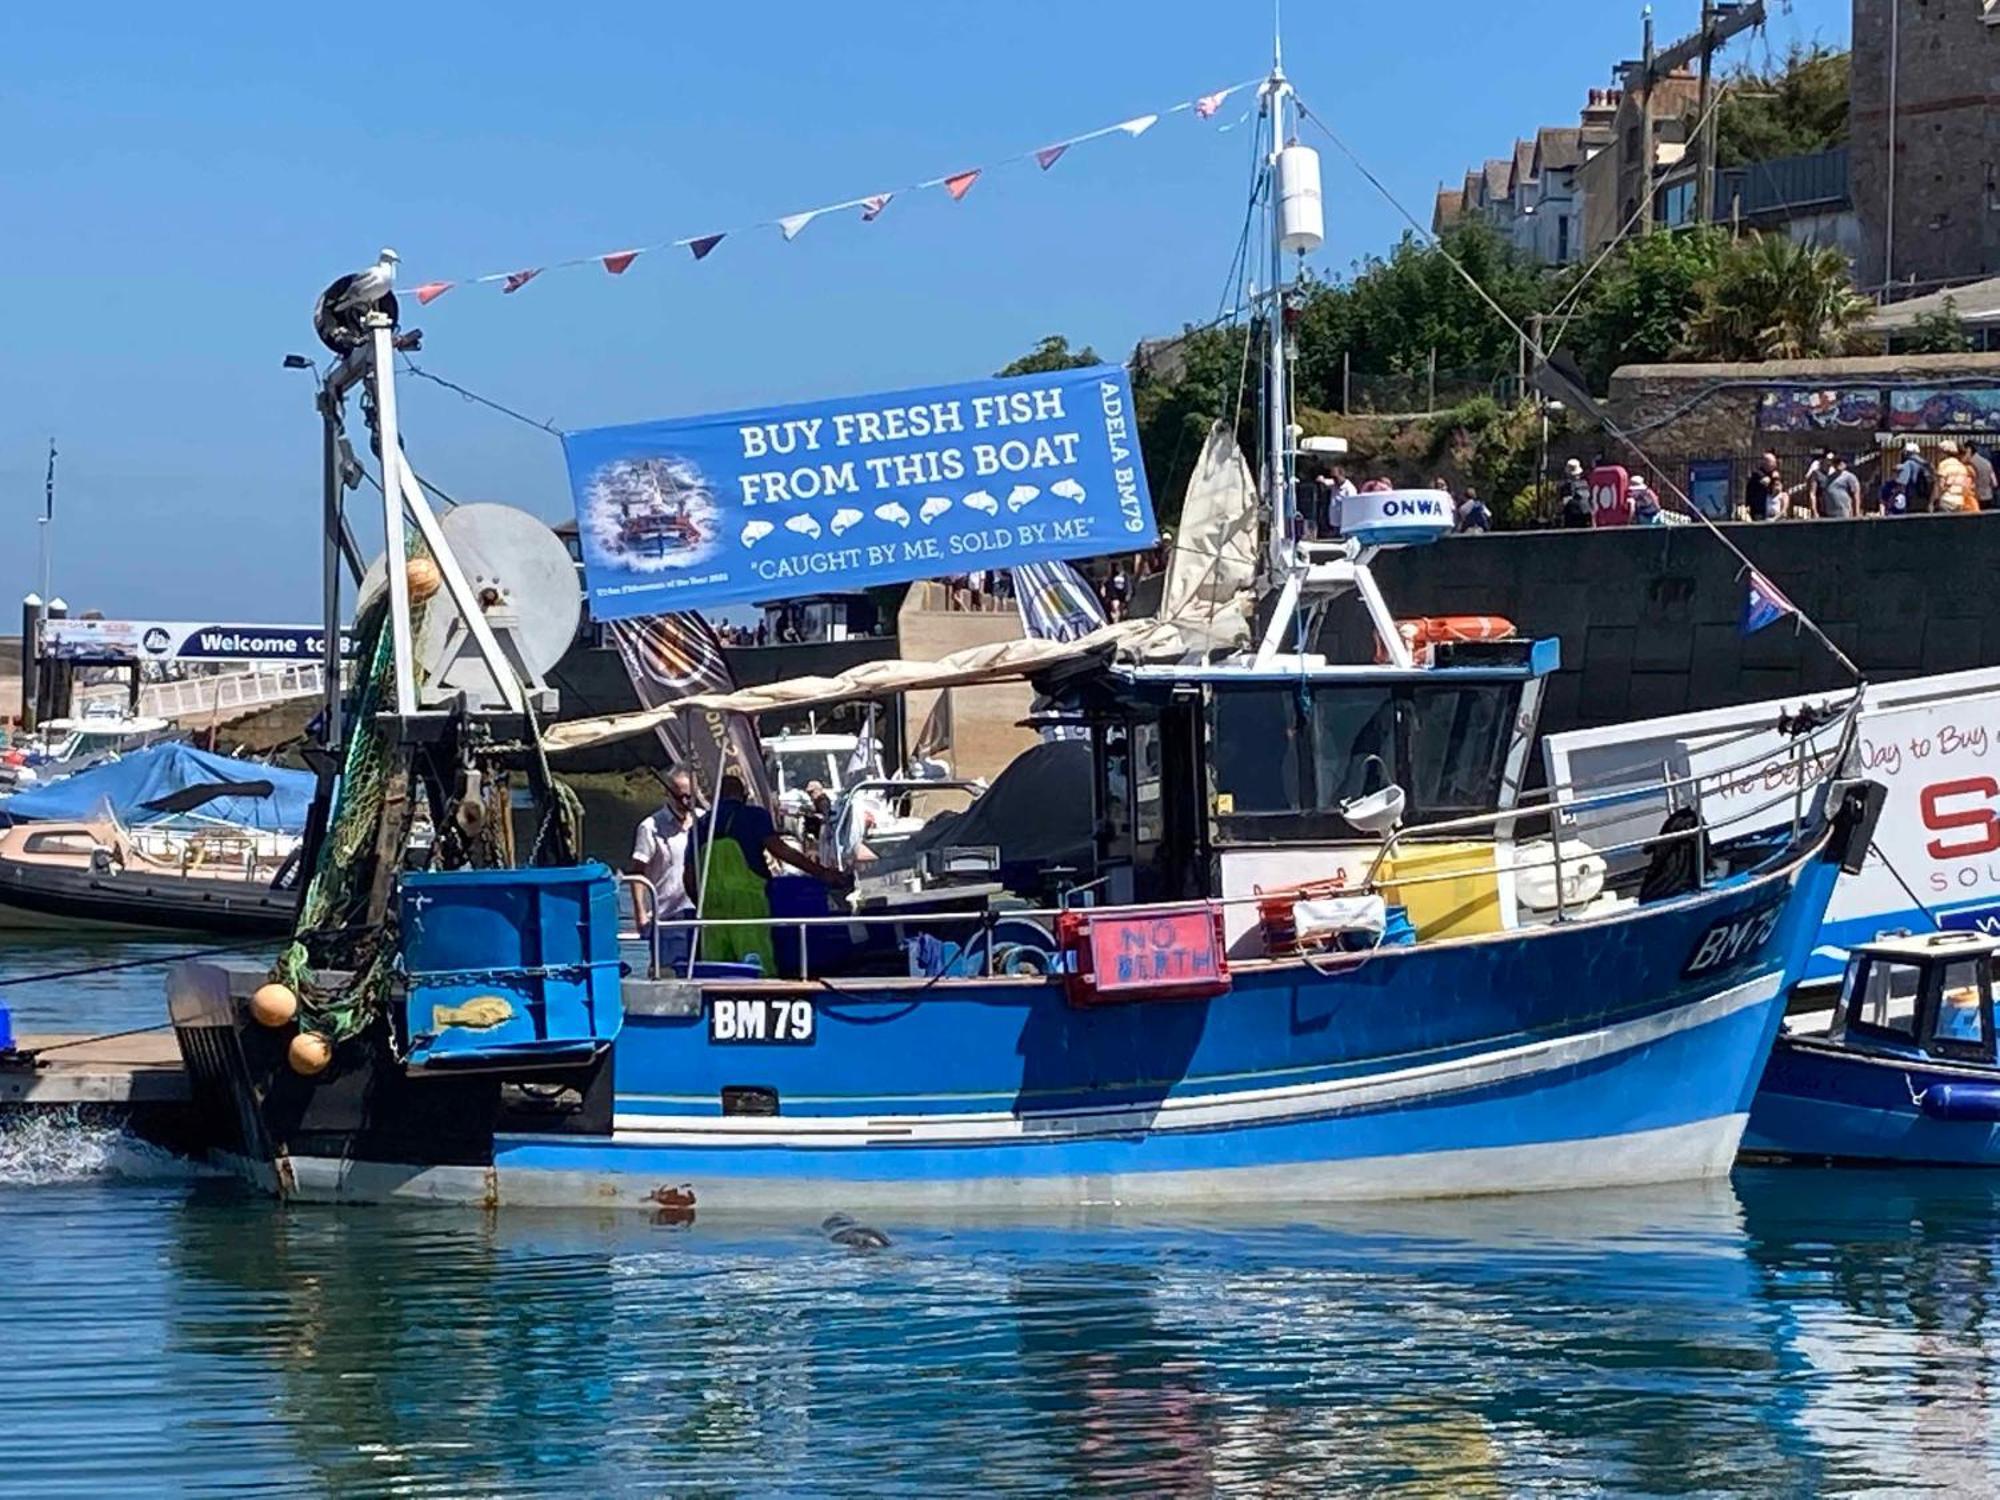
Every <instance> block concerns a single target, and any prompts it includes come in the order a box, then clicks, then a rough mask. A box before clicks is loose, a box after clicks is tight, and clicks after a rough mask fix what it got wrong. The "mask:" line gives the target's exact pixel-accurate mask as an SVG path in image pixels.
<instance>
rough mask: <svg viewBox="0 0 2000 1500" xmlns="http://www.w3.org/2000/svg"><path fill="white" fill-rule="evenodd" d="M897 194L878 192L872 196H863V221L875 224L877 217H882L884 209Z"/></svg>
mask: <svg viewBox="0 0 2000 1500" xmlns="http://www.w3.org/2000/svg"><path fill="white" fill-rule="evenodd" d="M895 196H896V195H895V194H894V193H877V194H875V196H874V197H872V198H863V199H862V200H861V222H862V223H864V224H873V223H874V222H875V221H876V220H877V219H879V218H881V217H882V210H883V209H885V208H887V207H888V206H889V200H890V199H891V198H893V197H895Z"/></svg>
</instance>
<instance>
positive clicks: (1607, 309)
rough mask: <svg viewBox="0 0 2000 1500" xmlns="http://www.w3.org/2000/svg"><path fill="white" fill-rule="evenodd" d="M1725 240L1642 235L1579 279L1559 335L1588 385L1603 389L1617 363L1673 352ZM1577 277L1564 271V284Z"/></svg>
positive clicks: (1712, 232) (1718, 234)
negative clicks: (1577, 297)
mask: <svg viewBox="0 0 2000 1500" xmlns="http://www.w3.org/2000/svg"><path fill="white" fill-rule="evenodd" d="M1728 245H1729V239H1728V236H1727V235H1726V234H1724V233H1723V232H1722V231H1721V230H1717V229H1702V228H1695V229H1685V230H1681V231H1679V232H1678V233H1675V234H1649V235H1642V236H1640V237H1638V238H1636V239H1630V240H1627V241H1626V242H1625V243H1624V244H1623V245H1621V246H1620V247H1619V248H1618V249H1617V250H1616V251H1614V252H1613V253H1612V255H1611V256H1610V258H1609V259H1607V260H1606V261H1605V262H1604V264H1603V265H1602V266H1600V267H1599V268H1598V270H1597V273H1596V275H1594V276H1593V277H1592V278H1591V279H1590V280H1589V281H1588V282H1586V283H1585V284H1584V286H1585V289H1584V295H1583V297H1582V299H1581V302H1580V305H1579V308H1578V310H1577V313H1576V316H1575V319H1574V320H1573V321H1572V322H1571V324H1570V326H1569V329H1568V331H1567V333H1566V335H1565V337H1564V340H1563V342H1564V344H1565V345H1566V346H1567V347H1568V348H1569V350H1570V352H1571V353H1572V354H1574V355H1575V357H1576V361H1577V363H1578V364H1579V365H1580V366H1582V368H1583V372H1584V374H1585V375H1587V376H1588V377H1589V378H1590V383H1591V385H1592V387H1593V388H1594V389H1596V390H1599V391H1601V390H1603V389H1604V388H1605V385H1606V383H1607V382H1608V381H1609V380H1610V378H1611V372H1612V371H1613V370H1615V369H1617V368H1618V366H1620V365H1624V364H1646V363H1652V362H1656V361H1660V360H1664V359H1667V358H1669V357H1670V356H1671V355H1672V354H1673V352H1674V350H1675V349H1676V348H1677V347H1678V346H1679V345H1680V343H1681V341H1682V339H1683V337H1684V335H1685V334H1686V332H1687V323H1688V319H1689V318H1690V317H1691V316H1692V315H1693V313H1694V311H1695V309H1696V308H1697V307H1698V306H1700V303H1701V297H1700V293H1699V291H1698V290H1697V288H1698V287H1699V286H1700V284H1701V282H1702V280H1703V278H1705V277H1707V276H1709V275H1711V274H1713V272H1714V270H1715V267H1716V264H1717V262H1718V261H1719V260H1720V259H1721V257H1722V255H1723V253H1724V251H1726V250H1727V248H1728ZM1581 274H1582V271H1581V269H1579V270H1578V271H1575V272H1573V273H1571V275H1570V277H1569V278H1567V281H1568V284H1574V280H1575V278H1576V277H1578V276H1581ZM1549 336H1550V337H1553V330H1550V333H1549Z"/></svg>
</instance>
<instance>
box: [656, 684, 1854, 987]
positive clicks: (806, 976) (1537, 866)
mask: <svg viewBox="0 0 2000 1500" xmlns="http://www.w3.org/2000/svg"><path fill="white" fill-rule="evenodd" d="M1858 717H1859V698H1858V697H1857V698H1856V699H1855V700H1854V701H1853V702H1852V703H1851V704H1849V705H1848V706H1847V708H1846V709H1845V711H1844V712H1843V713H1842V714H1841V715H1840V716H1839V717H1837V718H1833V719H1829V720H1827V721H1825V722H1824V723H1822V724H1820V725H1817V726H1815V727H1814V728H1812V729H1809V730H1806V731H1803V732H1801V733H1800V734H1799V735H1798V736H1797V737H1796V738H1795V739H1794V740H1793V741H1792V744H1791V746H1790V756H1789V759H1790V762H1791V768H1792V769H1791V772H1790V774H1788V775H1787V776H1786V777H1785V781H1786V783H1787V784H1786V785H1785V786H1784V787H1782V788H1781V789H1779V790H1778V791H1776V793H1775V794H1774V795H1772V796H1770V797H1767V798H1764V799H1762V800H1761V801H1758V802H1755V803H1753V804H1751V805H1749V806H1746V807H1741V808H1732V809H1729V810H1728V811H1727V813H1726V815H1725V816H1722V817H1720V818H1717V819H1716V820H1714V821H1712V822H1699V821H1697V822H1696V823H1695V824H1694V825H1693V826H1691V827H1688V828H1675V829H1662V830H1659V831H1657V832H1653V833H1648V834H1644V835H1641V836H1639V837H1636V838H1632V839H1627V840H1621V841H1619V842H1617V843H1614V844H1609V845H1605V846H1603V847H1599V848H1593V849H1592V851H1591V853H1592V855H1593V856H1596V857H1599V858H1602V857H1605V856H1609V855H1617V854H1637V853H1645V852H1649V851H1652V850H1656V849H1661V848H1666V847H1670V846H1672V845H1676V844H1680V843H1684V842H1686V841H1689V840H1694V841H1697V842H1700V841H1710V840H1713V839H1715V837H1716V836H1717V834H1718V833H1719V832H1723V831H1726V830H1728V829H1730V828H1733V827H1737V826H1739V825H1743V824H1751V823H1753V820H1756V819H1759V818H1761V817H1762V816H1763V815H1764V814H1766V813H1768V812H1770V811H1771V810H1772V809H1773V808H1777V807H1781V806H1783V805H1785V804H1786V803H1791V804H1792V806H1793V810H1794V811H1793V817H1792V819H1791V837H1792V838H1793V839H1794V840H1796V839H1797V837H1798V835H1799V832H1800V829H1801V827H1802V826H1803V820H1804V799H1805V795H1806V793H1807V792H1809V791H1814V792H1816V791H1817V790H1818V788H1819V787H1820V786H1822V785H1825V784H1828V783H1831V782H1833V781H1834V780H1836V779H1838V778H1839V776H1840V774H1841V768H1842V767H1843V766H1844V765H1845V764H1846V762H1847V759H1848V754H1849V751H1850V750H1851V748H1852V745H1853V739H1854V734H1855V729H1856V724H1857V721H1858ZM1829 730H1835V731H1838V735H1839V739H1838V742H1837V746H1836V749H1835V751H1834V753H1832V754H1829V755H1824V756H1822V755H1821V754H1819V753H1817V752H1816V753H1814V754H1813V755H1812V756H1811V758H1810V760H1809V759H1808V756H1807V749H1808V747H1809V746H1811V745H1813V744H1814V742H1816V741H1817V740H1819V739H1820V738H1821V737H1822V736H1823V735H1824V734H1825V733H1826V732H1827V731H1829ZM1772 759H1773V757H1772V756H1771V754H1770V753H1769V752H1768V751H1766V752H1765V753H1762V754H1758V755H1755V756H1752V757H1749V758H1746V759H1745V760H1743V761H1740V762H1736V763H1733V764H1731V765H1727V766H1723V767H1719V768H1716V769H1713V770H1708V771H1701V772H1696V773H1692V774H1689V775H1686V776H1671V775H1669V776H1662V777H1659V778H1656V779H1653V780H1650V781H1647V782H1646V783H1644V784H1643V785H1639V786H1619V787H1615V788H1611V789H1609V790H1605V791H1599V792H1591V793H1587V794H1584V795H1582V796H1580V797H1575V798H1573V799H1572V800H1568V801H1553V800H1549V799H1550V796H1551V794H1552V793H1553V792H1555V791H1557V790H1561V789H1557V788H1550V789H1544V790H1543V791H1542V792H1541V793H1540V794H1538V795H1539V797H1540V799H1541V800H1540V805H1537V806H1529V807H1520V806H1516V807H1512V808H1508V809H1505V810H1502V811H1498V812H1490V813H1476V814H1471V815H1468V816H1466V817H1463V818H1453V819H1447V820H1444V821H1440V822H1433V823H1426V824H1423V825H1422V826H1420V827H1418V828H1414V829H1402V828H1397V829H1392V830H1390V831H1389V832H1388V833H1387V834H1385V835H1384V836H1383V839H1382V845H1381V848H1380V849H1379V850H1378V851H1377V852H1376V855H1375V858H1374V860H1373V862H1372V863H1371V864H1370V866H1369V870H1368V874H1367V876H1366V877H1365V878H1364V879H1363V880H1362V881H1361V882H1360V883H1358V884H1356V885H1355V886H1353V887H1352V888H1351V890H1352V893H1353V894H1356V895H1379V894H1381V893H1382V892H1383V890H1384V889H1385V888H1386V889H1389V890H1402V889H1405V888H1409V887H1415V886H1423V885H1432V884H1441V883H1444V882H1447V881H1459V880H1464V879H1466V878H1467V877H1480V876H1486V875H1493V876H1496V877H1497V876H1500V875H1512V874H1521V873H1525V872H1529V871H1539V870H1543V869H1548V868H1550V866H1551V864H1553V869H1554V874H1555V896H1556V909H1555V914H1554V920H1555V921H1557V922H1564V921H1567V920H1569V918H1570V914H1571V908H1572V907H1574V906H1575V904H1576V903H1575V901H1573V900H1572V899H1571V898H1569V897H1568V896H1567V894H1566V891H1565V884H1564V880H1563V855H1562V836H1561V835H1562V831H1563V830H1562V826H1561V825H1562V823H1564V822H1565V821H1573V820H1574V818H1575V815H1576V814H1577V812H1578V811H1580V810H1583V809H1588V808H1592V807H1612V806H1617V805H1620V804H1625V803H1629V802H1631V801H1633V800H1635V799H1637V798H1641V797H1651V796H1658V795H1659V794H1661V793H1662V792H1672V791H1676V790H1680V789H1686V788H1695V789H1699V788H1700V787H1701V786H1702V785H1704V784H1709V783H1715V782H1720V781H1724V780H1726V779H1728V778H1731V777H1740V775H1741V774H1742V772H1743V771H1745V770H1746V769H1748V768H1750V767H1753V766H1765V765H1769V764H1770V763H1771V761H1772ZM1537 819H1540V820H1545V821H1546V822H1547V823H1548V824H1549V837H1548V843H1549V845H1550V849H1549V853H1548V857H1546V858H1545V857H1543V856H1542V855H1541V853H1540V852H1539V851H1537V852H1536V853H1535V854H1533V855H1532V856H1530V857H1528V858H1525V859H1523V858H1519V857H1518V854H1519V851H1520V848H1521V843H1522V841H1521V840H1520V839H1518V837H1516V834H1517V825H1518V824H1519V823H1520V822H1521V821H1523V820H1529V821H1533V820H1537ZM1479 831H1489V832H1492V833H1493V834H1495V835H1496V838H1495V840H1494V855H1493V859H1492V861H1491V862H1490V863H1489V864H1485V865H1480V866H1474V867H1467V866H1465V865H1453V866H1452V867H1450V868H1448V869H1445V870H1440V871H1421V870H1420V871H1414V872H1411V873H1407V874H1404V873H1395V874H1392V875H1391V876H1389V877H1388V878H1386V879H1385V878H1383V875H1382V870H1383V866H1384V865H1385V863H1387V862H1388V861H1389V860H1390V859H1391V858H1392V857H1393V855H1394V853H1395V851H1396V850H1397V848H1399V847H1400V846H1402V844H1403V843H1404V842H1405V841H1406V840H1409V839H1416V840H1422V841H1435V840H1436V839H1437V838H1438V837H1439V836H1440V835H1442V834H1451V833H1474V832H1479ZM1503 838H1504V840H1505V842H1506V845H1507V846H1508V847H1509V848H1510V849H1511V850H1513V851H1514V853H1515V855H1516V856H1517V857H1513V858H1510V859H1507V860H1504V861H1503V859H1502V857H1501V854H1500V848H1501V840H1502V839H1503ZM1702 866H1703V862H1702V861H1700V860H1699V859H1697V861H1696V879H1697V883H1698V884H1697V888H1705V887H1706V883H1707V876H1706V871H1705V870H1704V869H1703V867H1702ZM622 878H623V879H624V880H625V881H626V883H628V884H630V885H632V886H633V902H634V915H635V917H636V918H637V919H638V932H637V933H634V934H630V936H641V937H643V938H644V939H645V940H646V941H647V943H648V947H649V952H650V959H651V963H650V971H651V973H652V974H653V975H654V976H655V977H669V978H670V977H674V975H673V974H672V973H671V972H668V971H666V970H664V969H663V965H662V961H661V938H662V937H663V935H666V934H669V933H678V932H685V933H686V934H687V941H688V953H689V957H688V958H687V960H686V961H685V968H684V969H683V970H682V971H681V972H682V973H684V974H685V975H687V976H690V977H691V976H692V975H693V973H694V964H695V961H696V960H695V957H694V955H695V954H696V953H697V952H698V950H699V948H700V942H701V934H702V933H703V932H705V931H727V930H731V929H738V928H763V929H765V930H779V929H785V930H791V931H794V932H796V934H797V937H798V961H799V962H798V968H799V972H798V973H797V975H795V976H785V978H786V980H787V981H788V982H795V983H796V982H810V981H811V980H812V973H811V946H810V943H809V941H808V934H809V933H810V931H811V930H812V929H814V928H829V927H831V928H848V929H852V928H856V927H860V928H868V927H884V926H887V927H911V926H919V925H920V926H922V927H924V928H926V929H945V930H951V929H954V928H959V929H970V930H971V931H972V932H973V933H974V935H980V934H983V935H984V938H985V941H984V943H983V944H982V950H983V951H982V953H981V955H980V959H981V963H982V967H983V972H984V977H986V978H989V979H990V978H994V977H996V976H995V974H994V970H993V963H994V955H995V950H996V943H995V940H994V933H993V929H994V928H995V927H997V926H998V925H999V924H1000V923H1002V922H1013V921H1018V922H1036V923H1045V924H1046V923H1052V922H1054V921H1055V920H1056V919H1058V918H1059V917H1061V916H1062V915H1063V914H1064V913H1065V912H1069V911H1075V910H1079V909H1081V910H1087V911H1090V912H1092V913H1093V914H1096V915H1101V916H1118V915H1126V914H1143V913H1145V912H1148V911H1153V910H1157V904H1141V903H1126V904H1120V903H1106V904H1099V905H1093V906H1090V907H1087V908H1077V907H1074V906H1058V907H1005V908H992V907H984V906H982V907H969V908H963V909H959V910H942V911H940V910H925V911H923V912H921V913H912V912H908V911H904V912H847V913H828V914H825V915H821V916H784V917H770V916H757V917H708V916H701V915H695V916H689V917H659V916H658V914H657V910H656V909H655V905H654V893H653V889H652V886H651V885H650V883H648V882H647V881H645V880H644V879H643V878H642V877H639V876H625V877H622ZM642 887H643V890H644V894H643V895H641V894H640V888H642ZM947 894H948V893H947V892H944V891H941V892H939V895H940V896H945V895H947ZM1269 899H1270V896H1269V893H1267V892H1253V893H1252V894H1249V895H1244V896H1208V897H1200V898H1196V899H1193V900H1189V901H1186V902H1176V903H1173V904H1175V905H1177V906H1187V907H1196V906H1199V907H1202V908H1205V909H1206V910H1208V911H1210V912H1212V913H1216V914H1223V913H1226V912H1228V911H1229V910H1231V909H1233V908H1242V907H1257V906H1261V905H1262V904H1263V903H1265V902H1267V901H1268V900H1269ZM772 977H774V978H775V977H777V976H772ZM911 977H912V978H926V977H928V978H936V977H938V976H917V975H913V976H911Z"/></svg>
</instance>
